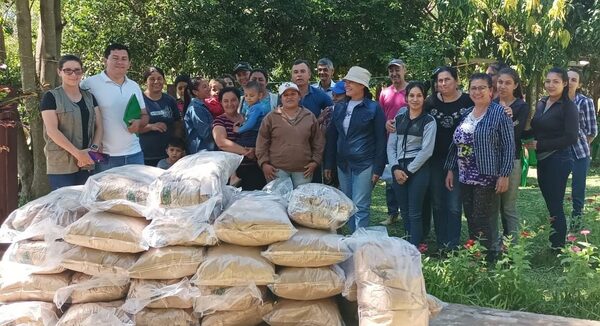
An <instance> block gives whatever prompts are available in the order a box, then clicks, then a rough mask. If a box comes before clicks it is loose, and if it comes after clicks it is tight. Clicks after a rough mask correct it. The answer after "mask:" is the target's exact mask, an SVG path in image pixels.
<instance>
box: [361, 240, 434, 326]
mask: <svg viewBox="0 0 600 326" xmlns="http://www.w3.org/2000/svg"><path fill="white" fill-rule="evenodd" d="M354 255H355V256H354V264H355V271H356V284H357V290H358V291H357V299H358V314H359V322H360V325H365V326H368V325H390V326H391V325H394V326H402V325H407V326H408V325H410V326H420V325H423V326H427V325H429V306H428V302H427V293H426V292H425V280H424V278H423V273H422V271H421V254H420V253H419V251H418V250H417V248H416V247H415V246H413V245H411V244H410V243H409V242H407V241H405V240H402V239H398V238H393V237H389V238H383V239H381V238H379V239H374V240H373V241H370V242H367V243H364V244H362V245H360V247H359V248H358V249H357V251H356V252H355V253H354Z"/></svg>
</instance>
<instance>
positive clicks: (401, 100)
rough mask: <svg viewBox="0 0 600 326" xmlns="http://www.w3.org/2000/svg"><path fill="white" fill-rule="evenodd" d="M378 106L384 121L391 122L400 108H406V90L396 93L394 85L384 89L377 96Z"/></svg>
mask: <svg viewBox="0 0 600 326" xmlns="http://www.w3.org/2000/svg"><path fill="white" fill-rule="evenodd" d="M379 106H381V108H382V109H383V113H384V114H385V120H386V121H387V120H392V119H394V118H395V117H396V115H397V114H398V111H399V110H400V108H403V107H405V106H406V90H404V89H403V90H401V91H396V89H395V88H394V85H390V87H386V88H384V89H383V90H382V91H381V93H380V94H379Z"/></svg>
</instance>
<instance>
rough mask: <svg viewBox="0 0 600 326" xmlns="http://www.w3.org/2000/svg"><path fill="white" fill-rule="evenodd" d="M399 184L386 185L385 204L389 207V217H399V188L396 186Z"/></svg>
mask: <svg viewBox="0 0 600 326" xmlns="http://www.w3.org/2000/svg"><path fill="white" fill-rule="evenodd" d="M396 184H397V182H393V183H389V182H386V183H385V203H386V205H387V213H388V215H389V216H392V217H398V208H399V207H398V206H399V204H398V194H397V193H396V191H398V187H396V186H395V185H396Z"/></svg>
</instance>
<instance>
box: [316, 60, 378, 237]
mask: <svg viewBox="0 0 600 326" xmlns="http://www.w3.org/2000/svg"><path fill="white" fill-rule="evenodd" d="M370 79H371V73H370V72H369V71H368V70H366V69H364V68H361V67H358V66H354V67H352V68H350V70H349V71H348V74H347V75H346V76H345V77H344V82H345V83H346V86H345V89H346V97H347V100H346V101H343V102H340V103H337V104H336V105H335V109H334V111H333V118H332V120H331V124H330V125H329V127H328V128H327V137H326V138H327V145H326V147H325V148H326V150H325V178H326V179H329V178H331V174H332V170H333V169H335V168H337V171H338V177H339V181H340V189H341V190H342V192H344V193H345V194H346V195H347V196H348V197H350V198H351V199H352V201H353V202H354V203H355V204H356V207H357V208H358V210H357V212H356V214H354V215H353V216H352V217H350V220H349V221H348V226H349V227H350V231H352V232H354V231H355V230H356V229H357V228H359V227H366V226H368V225H369V215H370V208H371V192H372V190H373V186H374V185H375V183H377V181H378V180H379V176H380V175H381V174H382V173H383V168H384V166H385V161H386V153H385V151H386V138H385V116H384V114H383V110H382V109H381V107H380V106H379V104H378V103H377V102H375V101H373V100H371V99H369V97H370V96H369V95H370V93H369V80H370Z"/></svg>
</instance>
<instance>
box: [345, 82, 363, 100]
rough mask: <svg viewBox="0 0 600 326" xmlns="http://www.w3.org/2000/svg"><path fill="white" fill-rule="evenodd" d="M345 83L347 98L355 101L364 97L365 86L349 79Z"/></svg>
mask: <svg viewBox="0 0 600 326" xmlns="http://www.w3.org/2000/svg"><path fill="white" fill-rule="evenodd" d="M344 81H345V82H346V84H345V85H344V89H345V90H346V96H349V97H350V98H351V99H353V100H354V99H361V98H363V97H364V95H365V85H362V84H359V83H357V82H353V81H351V80H347V79H346V80H344Z"/></svg>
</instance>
